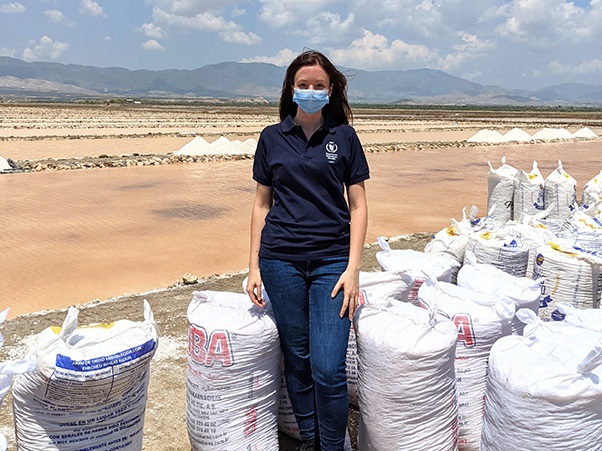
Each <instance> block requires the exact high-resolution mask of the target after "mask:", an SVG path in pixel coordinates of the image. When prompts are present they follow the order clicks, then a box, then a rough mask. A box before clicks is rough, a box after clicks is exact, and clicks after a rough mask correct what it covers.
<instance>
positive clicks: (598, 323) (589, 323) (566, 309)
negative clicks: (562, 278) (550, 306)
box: [552, 302, 602, 332]
mask: <svg viewBox="0 0 602 451" xmlns="http://www.w3.org/2000/svg"><path fill="white" fill-rule="evenodd" d="M552 319H553V320H556V321H564V322H567V323H569V324H572V325H573V326H577V327H583V328H585V329H590V330H594V331H598V332H602V310H601V309H599V308H597V309H589V308H588V309H577V308H575V307H573V306H572V305H570V304H567V303H565V302H559V303H558V304H556V310H555V311H554V312H553V313H552Z"/></svg>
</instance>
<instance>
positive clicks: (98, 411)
mask: <svg viewBox="0 0 602 451" xmlns="http://www.w3.org/2000/svg"><path fill="white" fill-rule="evenodd" d="M78 315H79V311H78V310H77V309H76V308H74V307H70V308H69V310H68V311H67V316H66V317H65V321H64V322H63V325H62V327H61V328H58V327H49V328H47V329H45V330H43V331H42V332H40V334H39V335H38V336H37V338H36V341H35V344H34V345H33V346H32V348H31V349H30V353H29V355H30V356H31V358H32V359H33V360H35V361H36V362H37V368H36V370H35V371H32V372H31V373H26V374H22V375H19V376H17V377H16V378H15V382H14V384H13V390H12V391H13V411H14V417H15V433H16V434H15V435H16V438H17V448H18V449H19V450H20V451H28V450H31V451H46V450H47V451H51V450H57V449H60V450H61V451H71V450H73V451H74V450H91V449H94V450H106V451H108V450H111V449H117V448H118V449H120V450H125V451H134V450H137V451H139V450H141V449H142V431H143V427H144V415H145V409H146V400H147V390H148V381H149V375H150V362H151V359H152V357H153V355H154V353H155V350H156V348H157V343H158V337H157V330H156V326H155V321H154V319H153V314H152V312H151V309H150V306H149V304H148V302H147V301H146V300H145V301H144V321H140V322H135V321H130V320H119V321H115V322H114V323H111V324H92V325H90V326H85V327H78Z"/></svg>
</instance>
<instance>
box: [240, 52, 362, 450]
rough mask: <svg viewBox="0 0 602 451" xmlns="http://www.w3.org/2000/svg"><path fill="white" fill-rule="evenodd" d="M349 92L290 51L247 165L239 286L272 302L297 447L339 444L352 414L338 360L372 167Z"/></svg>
mask: <svg viewBox="0 0 602 451" xmlns="http://www.w3.org/2000/svg"><path fill="white" fill-rule="evenodd" d="M346 89H347V80H346V79H345V76H344V75H343V74H342V73H341V72H340V71H338V70H337V69H336V68H335V67H334V65H333V64H332V63H331V62H330V61H329V60H328V59H327V58H326V57H325V56H324V55H322V54H321V53H319V52H315V51H307V52H304V53H302V54H301V55H299V56H298V57H297V58H295V60H294V61H293V62H292V63H291V64H290V66H289V67H288V69H287V71H286V75H285V79H284V82H283V86H282V94H281V97H280V106H279V110H280V119H281V122H280V123H278V124H274V125H271V126H268V127H266V128H265V129H264V130H263V131H262V133H261V136H260V137H259V141H258V144H257V151H256V154H255V161H254V164H253V179H254V180H255V181H256V182H257V190H256V194H255V201H254V203H253V209H252V214H251V243H250V257H249V277H248V282H247V287H246V291H247V293H248V294H249V296H250V298H251V300H252V301H253V303H254V304H255V305H257V306H259V307H263V306H264V305H265V300H264V299H263V294H262V283H263V287H264V288H265V291H266V293H267V294H268V297H269V299H270V302H271V305H272V308H273V311H274V316H275V319H276V324H277V326H278V331H279V334H280V342H281V345H282V351H283V355H284V373H285V378H286V384H287V388H288V392H289V398H290V401H291V406H292V408H293V411H294V413H295V417H296V419H297V424H298V426H299V432H300V434H301V437H302V439H303V443H302V444H301V447H300V448H299V449H303V450H311V449H322V450H324V451H331V450H342V449H343V444H344V440H345V432H346V427H347V417H348V414H349V397H348V394H347V375H346V366H345V358H346V353H347V342H348V339H349V328H350V320H351V319H352V318H353V313H354V312H355V309H356V307H357V302H358V294H359V269H360V262H361V254H362V249H363V246H364V240H365V236H366V227H367V217H368V210H367V203H366V194H365V188H364V181H365V180H367V179H368V178H369V169H368V164H367V162H366V157H365V155H364V152H363V150H362V146H361V144H360V142H359V139H358V137H357V135H356V133H355V131H354V130H353V128H351V127H350V126H349V125H348V124H349V121H350V119H351V109H350V108H349V104H348V102H347V93H346ZM345 189H346V194H347V200H348V202H347V201H346V198H345ZM314 446H315V448H314Z"/></svg>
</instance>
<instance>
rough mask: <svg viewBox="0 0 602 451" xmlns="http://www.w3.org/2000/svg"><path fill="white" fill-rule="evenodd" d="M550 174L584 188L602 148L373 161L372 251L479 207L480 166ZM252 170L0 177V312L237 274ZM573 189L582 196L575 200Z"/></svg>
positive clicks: (562, 146)
mask: <svg viewBox="0 0 602 451" xmlns="http://www.w3.org/2000/svg"><path fill="white" fill-rule="evenodd" d="M503 155H505V156H506V157H507V159H508V164H511V165H512V166H514V167H516V168H518V169H525V170H529V169H530V168H531V165H532V163H533V160H537V161H538V163H539V167H540V169H541V172H542V174H543V175H544V177H546V176H547V175H548V174H549V173H550V172H551V171H552V170H553V169H555V168H556V165H557V161H558V160H559V159H561V160H563V163H564V168H565V169H566V170H567V171H568V172H569V174H571V175H572V176H573V177H575V178H576V179H577V181H578V182H579V190H580V189H581V188H582V186H583V184H584V183H585V182H587V181H588V180H589V179H590V178H591V177H593V176H594V175H596V174H597V173H598V172H599V171H600V170H601V169H602V142H600V141H589V142H585V141H582V142H575V143H558V144H537V145H513V146H483V147H474V148H466V149H444V150H438V151H435V150H433V151H419V152H418V151H416V152H414V151H412V152H400V153H381V154H369V155H368V159H369V163H370V167H371V172H372V178H371V180H370V181H369V182H368V183H367V192H368V201H369V210H370V220H369V227H368V236H367V242H374V241H375V239H376V237H377V236H378V235H384V236H395V235H400V234H405V233H413V232H432V231H437V230H439V229H441V228H443V227H445V226H447V225H448V224H449V221H450V218H451V217H454V218H458V219H459V218H460V217H461V209H462V208H463V207H465V206H470V205H472V204H475V205H477V206H478V207H479V208H480V210H481V212H482V213H484V212H485V210H486V197H487V170H488V166H487V160H491V162H492V164H493V165H494V166H495V167H497V166H499V164H500V158H501V157H502V156H503ZM251 165H252V162H251V161H249V160H247V161H231V162H214V163H203V164H181V165H171V166H153V167H134V168H119V169H116V168H114V169H95V170H82V171H65V172H51V171H46V172H41V173H23V174H3V175H0V193H1V195H0V212H1V215H2V216H1V220H0V250H1V256H0V293H1V296H0V310H2V309H4V308H5V307H10V308H11V314H10V317H13V316H15V315H17V314H22V313H30V312H34V311H39V310H45V309H56V308H65V307H67V306H69V305H74V304H80V303H83V302H87V301H90V300H94V299H105V298H107V297H112V296H117V295H120V294H124V293H138V292H144V291H149V290H152V289H155V288H162V287H166V286H168V285H170V284H172V283H174V282H177V281H179V280H181V277H182V275H183V274H184V273H186V272H190V273H192V274H195V275H197V276H199V277H202V276H207V275H210V274H222V273H229V272H236V271H240V270H243V269H244V268H246V265H247V258H248V257H247V249H248V222H249V220H248V219H249V213H250V205H251V202H252V199H253V195H254V182H253V181H252V180H251V176H250V174H251ZM580 192H581V191H579V198H580Z"/></svg>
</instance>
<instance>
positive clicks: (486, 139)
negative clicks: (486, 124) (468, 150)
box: [466, 128, 504, 143]
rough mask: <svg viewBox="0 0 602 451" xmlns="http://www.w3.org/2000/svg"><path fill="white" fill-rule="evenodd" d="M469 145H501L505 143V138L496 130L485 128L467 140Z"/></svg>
mask: <svg viewBox="0 0 602 451" xmlns="http://www.w3.org/2000/svg"><path fill="white" fill-rule="evenodd" d="M466 142H469V143H500V142H504V136H503V135H502V134H501V133H500V132H497V131H495V130H489V129H486V128H484V129H483V130H479V131H478V132H476V133H475V134H474V135H472V136H471V137H470V138H468V139H467V140H466Z"/></svg>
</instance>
